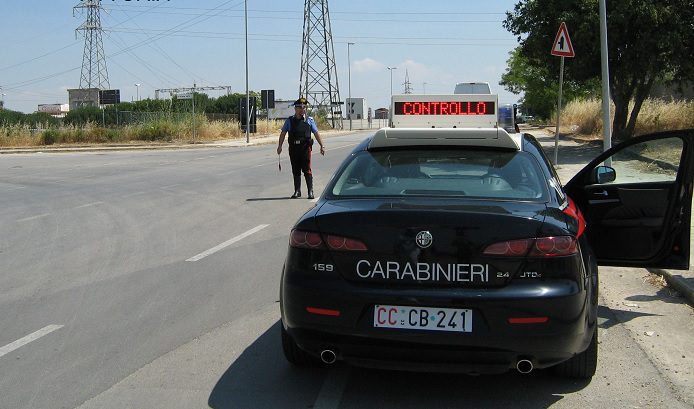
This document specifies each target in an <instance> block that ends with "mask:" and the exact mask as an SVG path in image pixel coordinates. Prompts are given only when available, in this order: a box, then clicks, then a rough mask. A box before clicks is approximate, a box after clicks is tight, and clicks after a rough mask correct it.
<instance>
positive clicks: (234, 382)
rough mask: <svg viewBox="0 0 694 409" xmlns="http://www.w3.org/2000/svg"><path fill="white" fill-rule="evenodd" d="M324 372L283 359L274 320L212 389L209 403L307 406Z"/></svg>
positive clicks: (280, 408)
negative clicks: (296, 365)
mask: <svg viewBox="0 0 694 409" xmlns="http://www.w3.org/2000/svg"><path fill="white" fill-rule="evenodd" d="M230 347H231V346H230ZM326 373H327V370H326V369H323V368H294V367H292V366H291V365H290V364H289V363H288V362H287V361H286V360H285V359H284V355H283V354H282V347H281V345H280V323H279V321H277V322H276V323H275V324H274V325H272V326H271V327H270V328H269V329H268V330H267V331H265V333H263V334H262V335H261V336H260V337H259V338H258V339H257V340H256V341H255V342H254V343H253V344H251V345H250V346H249V347H248V348H246V350H245V351H244V352H243V353H242V354H241V355H240V356H239V357H238V359H236V361H234V363H232V364H231V366H230V367H229V369H227V370H226V372H225V373H224V375H222V377H221V378H220V379H219V381H217V384H216V385H215V386H214V389H212V393H211V394H210V397H209V399H208V405H209V406H210V407H211V408H214V409H221V408H276V409H285V408H286V409H290V408H291V409H296V408H308V407H311V406H312V405H313V403H314V402H315V400H316V397H317V396H318V393H319V392H320V388H321V386H322V385H323V379H324V378H325V375H326Z"/></svg>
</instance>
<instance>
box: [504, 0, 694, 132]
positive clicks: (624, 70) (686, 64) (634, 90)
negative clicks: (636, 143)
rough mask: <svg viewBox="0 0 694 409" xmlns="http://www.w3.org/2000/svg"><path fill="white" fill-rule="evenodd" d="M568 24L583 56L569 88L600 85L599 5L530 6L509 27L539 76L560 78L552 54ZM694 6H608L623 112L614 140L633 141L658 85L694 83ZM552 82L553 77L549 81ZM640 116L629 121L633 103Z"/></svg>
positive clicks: (533, 0)
mask: <svg viewBox="0 0 694 409" xmlns="http://www.w3.org/2000/svg"><path fill="white" fill-rule="evenodd" d="M562 21H564V22H566V24H567V26H568V28H569V35H570V37H571V42H572V44H573V47H574V50H575V51H576V57H575V58H569V59H567V60H566V64H565V67H566V68H565V69H566V71H565V73H564V75H565V77H564V78H565V80H567V81H568V82H571V81H576V82H578V83H584V82H587V81H590V80H595V79H599V78H600V22H599V8H598V0H522V1H519V2H518V3H517V4H516V6H515V8H514V10H513V11H512V12H508V13H507V15H506V20H505V21H504V27H505V28H506V29H507V30H509V31H510V32H511V33H513V34H514V35H516V36H517V37H518V41H519V43H520V47H519V49H518V52H519V53H521V54H522V56H523V57H524V58H525V59H526V61H527V63H528V64H529V65H530V66H531V67H533V68H536V69H542V68H543V67H545V68H546V69H547V70H549V73H556V74H551V75H556V77H557V78H558V76H559V58H557V57H554V56H551V55H550V53H549V51H550V48H551V46H552V42H553V40H554V37H555V35H556V32H557V30H558V28H559V25H560V23H561V22H562ZM693 21H694V7H693V6H692V0H660V1H652V0H619V1H607V30H608V50H609V67H610V95H611V98H612V101H613V102H614V104H615V117H614V121H613V124H612V126H613V134H614V136H615V137H616V138H618V139H622V138H627V137H630V136H631V135H632V134H633V131H634V126H635V125H636V117H637V116H638V112H639V111H640V109H641V105H642V103H643V101H644V100H645V98H646V97H647V96H648V94H649V92H650V90H651V88H652V86H653V84H654V83H655V82H656V81H663V82H665V81H676V82H681V81H684V80H688V79H691V78H692V76H693V75H694V60H693V59H692V58H691V55H692V52H694V25H693V24H694V23H692V22H693ZM548 75H549V74H548ZM630 102H633V110H632V112H631V114H630V115H629V103H630Z"/></svg>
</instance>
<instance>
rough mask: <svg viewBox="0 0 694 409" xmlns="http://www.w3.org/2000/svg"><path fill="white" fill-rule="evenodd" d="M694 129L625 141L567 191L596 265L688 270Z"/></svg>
mask: <svg viewBox="0 0 694 409" xmlns="http://www.w3.org/2000/svg"><path fill="white" fill-rule="evenodd" d="M693 180H694V130H682V131H670V132H663V133H657V134H650V135H644V136H640V137H637V138H633V139H630V140H629V141H626V142H624V143H621V144H618V145H616V146H614V147H613V148H611V149H609V150H607V151H606V152H604V153H603V154H601V155H600V156H598V157H597V158H595V160H593V161H592V162H591V163H589V164H588V165H587V166H586V167H585V168H583V169H582V170H581V171H580V172H579V173H578V174H576V176H574V178H573V179H571V181H569V183H567V184H566V186H565V188H564V189H565V191H566V193H567V194H568V195H569V197H571V198H572V199H573V200H574V202H575V203H576V205H577V206H578V208H579V209H580V210H581V211H582V212H583V215H584V217H585V219H586V223H587V227H586V233H587V235H588V240H589V242H590V244H591V247H592V248H593V250H594V251H595V255H596V258H597V260H598V264H600V265H610V266H625V267H626V266H630V267H658V268H667V269H677V270H687V269H688V268H689V245H690V229H691V223H692V219H691V208H692V189H693V188H694V183H693Z"/></svg>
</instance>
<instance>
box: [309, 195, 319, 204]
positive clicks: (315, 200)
mask: <svg viewBox="0 0 694 409" xmlns="http://www.w3.org/2000/svg"><path fill="white" fill-rule="evenodd" d="M318 199H320V196H319V197H317V198H315V199H311V203H316V202H318Z"/></svg>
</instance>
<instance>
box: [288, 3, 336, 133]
mask: <svg viewBox="0 0 694 409" xmlns="http://www.w3.org/2000/svg"><path fill="white" fill-rule="evenodd" d="M299 97H306V98H308V100H309V102H310V103H312V104H313V106H314V107H317V108H318V109H325V110H326V111H327V112H328V113H329V114H330V116H331V117H332V119H333V128H335V127H339V128H342V112H341V110H340V109H339V107H340V105H341V104H342V99H341V98H340V87H339V85H338V81H337V67H336V65H335V50H334V48H333V34H332V31H331V29H330V14H329V12H328V0H305V2H304V33H303V41H302V46H301V74H300V76H299ZM338 113H339V115H340V119H339V122H338V124H337V125H336V124H335V117H336V115H338Z"/></svg>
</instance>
